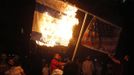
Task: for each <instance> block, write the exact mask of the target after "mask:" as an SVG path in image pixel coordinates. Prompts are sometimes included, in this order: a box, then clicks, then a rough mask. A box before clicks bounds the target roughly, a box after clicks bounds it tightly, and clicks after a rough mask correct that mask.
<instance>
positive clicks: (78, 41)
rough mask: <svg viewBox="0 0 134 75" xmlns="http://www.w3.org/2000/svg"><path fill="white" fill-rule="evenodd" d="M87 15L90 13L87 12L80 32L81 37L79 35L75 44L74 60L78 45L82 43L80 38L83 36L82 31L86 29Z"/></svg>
mask: <svg viewBox="0 0 134 75" xmlns="http://www.w3.org/2000/svg"><path fill="white" fill-rule="evenodd" d="M87 15H88V13H85V16H84V20H83V23H82V27H81V30H80V34H79V37H78V40H77V43H76V46H75V49H74V52H73V57H72V61H73V60H74V58H75V55H76V52H77V50H78V46H79V43H80V38H81V36H82V32H83V29H84V26H85V22H86V18H87Z"/></svg>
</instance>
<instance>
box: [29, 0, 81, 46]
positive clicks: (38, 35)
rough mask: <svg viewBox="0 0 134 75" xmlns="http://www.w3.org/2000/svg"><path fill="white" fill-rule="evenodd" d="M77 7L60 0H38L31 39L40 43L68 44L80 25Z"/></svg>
mask: <svg viewBox="0 0 134 75" xmlns="http://www.w3.org/2000/svg"><path fill="white" fill-rule="evenodd" d="M76 12H77V8H76V7H75V6H71V5H69V4H67V3H64V2H62V1H59V0H37V1H36V9H35V12H34V20H33V27H32V34H31V39H33V40H35V41H36V43H37V44H39V45H45V46H51V47H53V46H55V45H62V46H68V44H69V41H70V40H71V38H72V33H73V27H74V26H75V25H78V23H79V21H78V19H77V18H76Z"/></svg>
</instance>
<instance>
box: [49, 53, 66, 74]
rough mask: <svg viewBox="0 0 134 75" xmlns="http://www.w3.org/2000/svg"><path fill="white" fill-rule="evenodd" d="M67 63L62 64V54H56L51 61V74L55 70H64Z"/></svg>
mask: <svg viewBox="0 0 134 75" xmlns="http://www.w3.org/2000/svg"><path fill="white" fill-rule="evenodd" d="M64 64H65V63H63V62H61V55H60V54H58V53H57V54H55V56H54V58H53V59H52V60H51V63H50V74H51V73H52V72H53V71H54V70H55V69H63V66H64Z"/></svg>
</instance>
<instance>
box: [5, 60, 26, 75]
mask: <svg viewBox="0 0 134 75" xmlns="http://www.w3.org/2000/svg"><path fill="white" fill-rule="evenodd" d="M8 64H9V69H8V70H7V71H6V72H5V75H25V73H24V70H23V68H22V67H21V66H20V65H18V63H17V61H16V60H15V59H13V58H10V59H9V61H8Z"/></svg>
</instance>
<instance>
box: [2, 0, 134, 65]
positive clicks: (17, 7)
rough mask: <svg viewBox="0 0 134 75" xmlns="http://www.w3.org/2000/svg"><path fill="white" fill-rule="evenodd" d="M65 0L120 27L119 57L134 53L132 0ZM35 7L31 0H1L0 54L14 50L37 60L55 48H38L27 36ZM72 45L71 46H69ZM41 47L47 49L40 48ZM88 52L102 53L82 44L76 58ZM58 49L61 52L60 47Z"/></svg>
mask: <svg viewBox="0 0 134 75" xmlns="http://www.w3.org/2000/svg"><path fill="white" fill-rule="evenodd" d="M67 1H68V2H70V3H72V4H75V5H76V6H78V7H79V8H82V9H84V10H87V11H89V12H90V13H92V14H95V15H96V16H99V17H101V18H103V19H105V20H107V21H109V22H111V23H113V24H115V25H118V26H119V27H121V28H122V32H121V35H120V39H119V43H118V46H117V50H116V55H117V57H122V56H123V55H124V54H125V53H127V54H128V55H129V56H130V61H131V56H132V54H133V48H132V45H131V44H133V42H132V40H133V39H132V35H133V33H132V28H133V24H134V11H133V7H134V1H133V0H126V1H125V2H123V0H74V1H73V0H67ZM34 9H35V1H34V0H3V1H1V2H0V18H1V19H0V20H1V21H0V26H1V27H0V54H1V53H2V52H5V53H9V54H10V53H11V54H12V53H15V54H19V55H20V56H21V57H22V59H25V58H26V57H28V56H29V57H30V59H32V58H31V57H33V58H34V59H35V60H39V61H40V59H41V58H43V57H47V54H49V55H52V54H53V53H51V51H48V50H49V49H50V50H51V49H52V50H54V48H46V47H38V48H37V47H36V45H35V44H34V43H33V41H31V40H30V33H31V31H32V23H33V15H34ZM31 48H32V49H31ZM60 48H61V47H60ZM60 48H59V49H60ZM73 48H74V47H72V49H73ZM38 49H39V51H38ZM43 49H44V51H46V52H43V51H42V50H43ZM69 49H70V48H69ZM31 50H34V51H31ZM69 52H73V50H70V51H68V52H67V53H68V54H69V55H71V54H70V53H69ZM88 52H89V54H91V55H92V56H95V57H99V56H101V55H103V53H99V52H96V51H93V50H90V49H88V48H85V47H81V46H80V47H79V51H78V52H77V54H76V55H77V57H78V58H79V57H80V58H82V57H83V56H84V55H87V54H88ZM61 53H64V52H62V51H61ZM43 55H44V56H43ZM104 56H105V55H104ZM32 60H33V59H32ZM35 60H33V61H35ZM38 67H39V66H38Z"/></svg>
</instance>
